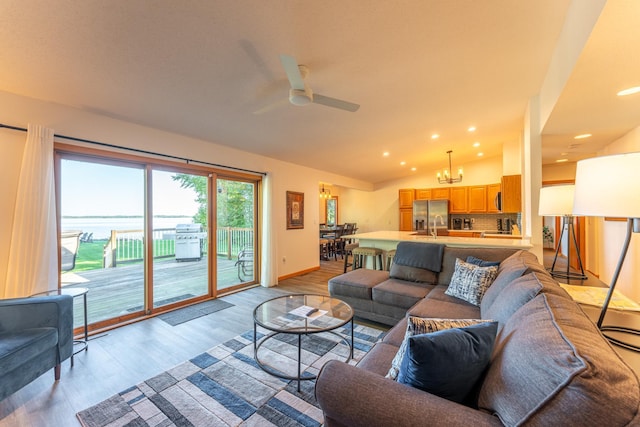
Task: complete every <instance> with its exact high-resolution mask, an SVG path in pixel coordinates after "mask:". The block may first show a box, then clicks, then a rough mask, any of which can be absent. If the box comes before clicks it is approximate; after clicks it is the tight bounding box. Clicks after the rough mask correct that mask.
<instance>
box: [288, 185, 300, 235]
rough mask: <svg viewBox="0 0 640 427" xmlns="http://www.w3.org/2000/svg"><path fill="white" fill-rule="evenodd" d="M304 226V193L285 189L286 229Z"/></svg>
mask: <svg viewBox="0 0 640 427" xmlns="http://www.w3.org/2000/svg"><path fill="white" fill-rule="evenodd" d="M296 228H304V193H298V192H295V191H287V230H291V229H296Z"/></svg>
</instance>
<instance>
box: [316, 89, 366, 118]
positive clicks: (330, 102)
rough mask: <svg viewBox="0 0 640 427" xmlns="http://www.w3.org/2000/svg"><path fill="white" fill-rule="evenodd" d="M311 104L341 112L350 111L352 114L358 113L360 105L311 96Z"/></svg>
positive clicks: (317, 95)
mask: <svg viewBox="0 0 640 427" xmlns="http://www.w3.org/2000/svg"><path fill="white" fill-rule="evenodd" d="M313 103H314V104H322V105H326V106H327V107H333V108H339V109H341V110H346V111H351V112H352V113H354V112H356V111H358V108H360V105H358V104H354V103H352V102H347V101H342V100H341V99H335V98H329V97H328V96H324V95H319V94H317V93H314V94H313Z"/></svg>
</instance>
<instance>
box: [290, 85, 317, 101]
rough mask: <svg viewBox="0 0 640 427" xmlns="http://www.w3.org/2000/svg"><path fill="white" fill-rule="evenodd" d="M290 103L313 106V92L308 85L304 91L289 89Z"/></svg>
mask: <svg viewBox="0 0 640 427" xmlns="http://www.w3.org/2000/svg"><path fill="white" fill-rule="evenodd" d="M289 102H291V103H292V104H293V105H298V106H304V105H308V104H311V103H312V102H313V92H311V89H309V87H308V86H307V85H305V86H304V90H301V89H293V88H292V89H289Z"/></svg>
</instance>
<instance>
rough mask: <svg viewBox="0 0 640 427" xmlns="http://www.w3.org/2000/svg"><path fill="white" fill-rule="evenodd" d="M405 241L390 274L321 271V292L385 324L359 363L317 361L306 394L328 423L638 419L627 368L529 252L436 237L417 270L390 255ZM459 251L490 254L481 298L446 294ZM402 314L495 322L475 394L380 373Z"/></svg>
mask: <svg viewBox="0 0 640 427" xmlns="http://www.w3.org/2000/svg"><path fill="white" fill-rule="evenodd" d="M412 245H415V243H412ZM414 248H415V246H411V245H409V246H404V244H403V243H400V245H399V246H398V252H397V254H396V263H395V264H394V267H392V270H391V272H389V273H387V272H381V271H374V270H362V269H360V270H354V271H352V272H349V273H346V274H343V275H340V276H337V277H335V278H333V279H331V280H330V281H329V290H330V293H331V295H332V296H336V297H338V298H340V299H343V300H345V301H347V302H349V303H350V304H351V305H352V307H354V309H355V312H356V316H359V317H362V318H366V319H371V320H375V321H378V322H383V323H387V324H391V323H392V322H393V323H395V326H394V327H393V328H392V329H391V330H390V331H389V332H388V333H387V334H386V336H385V337H384V339H383V340H382V341H381V342H378V343H376V345H375V346H374V347H373V349H372V350H371V351H370V352H369V353H368V354H367V355H366V356H365V357H364V358H363V359H362V360H361V361H360V362H359V363H358V365H357V366H355V367H354V366H351V365H348V364H346V363H342V362H338V361H330V362H328V363H327V364H326V365H325V366H324V367H323V369H322V370H321V372H320V374H319V376H318V379H317V381H316V398H317V400H318V402H319V404H320V406H321V407H322V409H323V411H324V415H325V425H326V426H327V427H332V426H389V425H394V426H425V425H437V426H470V425H473V426H484V425H487V426H489V425H491V426H500V425H507V426H520V425H526V426H555V425H563V426H564V425H576V426H577V425H580V426H602V425H607V426H632V425H640V383H639V381H638V378H637V376H636V375H635V374H634V372H633V371H632V370H631V368H630V367H629V366H628V365H626V364H625V363H624V361H622V359H621V358H620V357H619V356H618V355H617V353H616V352H615V351H614V349H613V348H612V347H611V345H610V344H609V342H608V341H607V340H606V339H605V338H604V337H603V336H602V334H601V333H600V331H599V330H598V329H597V328H596V326H595V325H594V323H593V322H592V321H591V320H590V319H589V318H588V317H587V316H586V315H585V314H584V312H583V311H582V309H581V308H580V307H579V306H578V305H577V304H576V303H575V302H574V301H573V300H572V299H571V297H570V296H569V295H568V294H567V293H566V292H565V291H564V289H562V287H560V286H559V285H558V283H557V282H556V281H555V280H554V279H553V278H552V277H551V276H550V275H549V274H548V273H547V272H546V270H545V269H544V268H543V266H542V265H540V264H539V263H538V261H537V259H536V257H535V256H534V255H533V254H531V253H529V252H526V251H516V250H507V249H483V248H452V247H442V248H441V250H442V251H443V252H442V254H441V261H442V264H441V266H440V267H439V270H440V271H429V272H420V271H417V270H416V268H418V267H415V266H407V265H403V264H402V262H403V261H402V259H400V260H399V259H398V258H397V255H398V253H400V254H402V253H403V252H404V253H406V252H407V250H412V249H414ZM436 251H437V250H436ZM434 253H435V252H434ZM469 255H473V256H475V257H477V258H481V259H483V260H489V261H500V266H499V269H498V276H497V277H496V279H495V281H494V282H493V284H492V285H491V287H490V288H489V289H488V290H487V291H486V293H485V294H484V297H483V298H482V301H481V303H480V306H475V305H473V304H470V303H467V302H465V301H463V300H460V299H458V298H454V297H451V296H449V295H446V294H445V291H446V289H447V286H448V284H449V282H450V281H451V278H452V276H453V272H454V266H455V259H456V258H460V259H462V260H464V259H466V258H467V256H469ZM398 261H399V262H398ZM410 261H411V260H410ZM409 263H411V262H409ZM435 270H438V268H436V269H435ZM406 278H408V279H410V280H405V279H406ZM416 279H424V280H427V282H422V281H411V280H416ZM408 315H412V316H418V317H430V318H445V319H447V318H448V319H469V318H472V319H490V320H494V321H497V322H498V324H499V326H498V334H497V337H496V342H495V346H494V350H493V355H492V357H491V361H490V363H489V366H488V367H487V369H486V371H485V373H484V376H483V378H482V379H481V380H480V381H479V382H478V384H476V385H475V390H476V391H475V393H474V396H473V397H474V398H473V399H472V400H473V404H471V405H468V406H465V405H462V404H460V403H455V402H453V401H449V400H446V399H443V398H441V397H438V396H436V395H433V394H430V393H428V392H425V391H422V390H420V389H416V388H413V387H410V386H407V385H404V384H401V383H398V382H396V381H394V380H391V379H388V378H385V375H386V374H387V372H388V371H389V368H390V366H391V361H392V359H393V358H394V356H395V354H396V353H397V351H398V348H399V347H400V344H401V343H402V341H403V339H404V335H405V331H406V325H407V320H406V316H408Z"/></svg>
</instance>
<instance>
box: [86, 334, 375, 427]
mask: <svg viewBox="0 0 640 427" xmlns="http://www.w3.org/2000/svg"><path fill="white" fill-rule="evenodd" d="M265 332H266V331H259V332H258V338H259V339H260V338H263V337H264V333H265ZM337 332H339V333H340V334H342V335H345V336H348V335H349V334H350V332H351V329H350V327H349V326H346V327H343V328H340V329H338V330H337ZM354 335H355V343H354V358H353V359H352V360H351V361H350V362H349V363H351V364H355V363H356V362H357V361H358V360H360V359H361V358H362V357H363V356H364V355H365V354H366V353H367V351H369V350H370V349H371V347H372V345H373V344H374V343H375V342H376V341H378V340H379V339H380V338H382V336H383V335H384V332H383V331H380V330H378V329H374V328H371V327H367V326H363V325H356V326H355V333H354ZM279 337H284V339H279ZM311 337H313V339H312V340H308V341H307V340H306V339H307V338H311ZM288 338H290V336H289V337H288V336H286V335H277V336H276V337H275V338H274V339H271V340H267V341H266V342H265V344H264V345H263V346H262V347H261V348H260V351H259V356H260V360H261V361H262V362H263V363H265V364H268V365H269V366H271V367H277V369H278V370H280V371H281V372H285V373H286V374H289V375H291V374H293V373H295V372H297V346H296V345H295V343H297V339H296V340H295V342H294V343H291V342H289V341H291V340H289V339H288ZM327 349H329V350H328V352H326V353H325V351H327ZM347 355H348V346H347V345H345V343H344V341H340V340H339V339H338V338H336V337H335V336H333V335H331V334H326V333H324V334H316V335H313V336H307V337H303V350H302V363H303V367H302V369H303V372H308V373H310V374H314V375H315V374H317V373H318V372H319V370H320V368H321V367H322V366H323V365H324V364H325V363H326V362H327V361H328V360H331V359H339V360H345V358H346V356H347ZM297 386H298V382H297V381H295V380H293V381H290V380H284V379H280V378H278V377H276V376H273V375H271V374H268V373H266V372H265V371H263V370H262V369H261V368H260V367H259V366H258V365H257V363H256V361H255V359H254V355H253V331H248V332H245V333H244V334H242V335H239V336H237V337H235V338H233V339H231V340H229V341H227V342H225V343H223V344H220V345H218V346H216V347H214V348H212V349H210V350H209V351H207V352H205V353H202V354H200V355H198V356H196V357H194V358H193V359H191V360H189V361H187V362H184V363H182V364H180V365H178V366H176V367H175V368H173V369H170V370H168V371H166V372H163V373H161V374H159V375H157V376H155V377H153V378H150V379H148V380H146V381H144V382H142V383H140V384H138V385H135V386H133V387H130V388H128V389H126V390H123V391H122V392H120V393H118V394H116V395H114V396H112V397H110V398H109V399H107V400H105V401H103V402H101V403H99V404H97V405H95V406H92V407H90V408H88V409H85V410H83V411H81V412H79V413H78V414H77V416H78V419H79V420H80V423H81V424H82V425H83V426H85V427H106V426H109V427H116V426H132V427H133V426H136V427H137V426H153V427H168V426H180V427H183V426H184V427H187V426H195V427H198V426H257V425H259V426H269V425H275V426H309V427H310V426H320V425H322V423H323V416H322V411H321V410H320V408H319V407H318V404H317V402H316V400H315V397H314V386H315V381H314V380H305V381H302V382H301V391H300V392H298V391H297Z"/></svg>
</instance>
